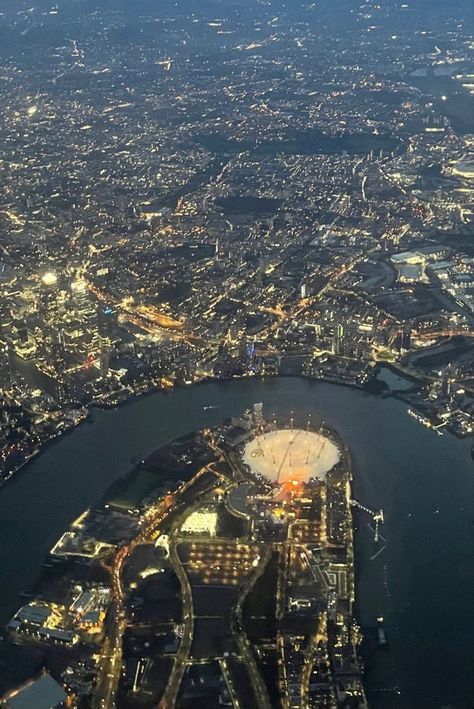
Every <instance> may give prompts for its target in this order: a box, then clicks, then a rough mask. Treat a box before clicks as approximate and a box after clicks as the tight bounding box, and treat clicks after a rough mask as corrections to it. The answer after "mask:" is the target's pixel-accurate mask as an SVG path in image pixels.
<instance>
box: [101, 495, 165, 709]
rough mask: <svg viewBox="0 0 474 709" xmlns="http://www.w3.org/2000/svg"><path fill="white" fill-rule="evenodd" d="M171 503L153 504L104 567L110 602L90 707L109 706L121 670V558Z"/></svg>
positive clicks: (143, 538)
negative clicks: (106, 630)
mask: <svg viewBox="0 0 474 709" xmlns="http://www.w3.org/2000/svg"><path fill="white" fill-rule="evenodd" d="M174 504H175V497H174V495H167V496H166V497H165V498H164V499H163V500H162V501H161V502H160V503H158V504H157V505H156V507H155V508H151V510H148V511H147V513H146V514H145V515H144V516H143V524H142V527H141V529H140V531H139V533H138V534H137V536H136V537H135V538H134V539H133V540H132V541H130V542H129V543H128V544H126V545H124V546H123V547H120V549H118V550H117V552H116V553H115V556H114V559H113V562H112V566H111V567H110V568H109V569H108V570H109V572H110V575H111V581H112V605H111V608H110V612H109V620H108V622H109V624H110V627H109V632H108V636H107V638H106V640H105V642H104V646H103V648H102V653H101V658H100V661H99V671H98V676H97V686H96V690H95V693H94V699H93V704H92V706H93V709H113V707H114V706H115V695H116V692H117V687H118V683H119V680H120V675H121V670H122V636H123V633H124V631H125V628H126V627H127V622H126V619H125V609H124V604H123V588H122V570H123V565H124V563H125V560H126V559H127V557H128V556H130V554H131V553H132V552H133V550H134V549H135V547H137V546H138V545H139V544H143V543H144V542H146V541H147V540H148V539H149V538H150V536H151V535H152V534H153V533H154V532H156V528H157V526H158V525H159V524H160V523H161V522H162V521H163V519H164V518H165V517H166V515H167V514H168V513H169V512H170V510H171V509H172V508H173V506H174Z"/></svg>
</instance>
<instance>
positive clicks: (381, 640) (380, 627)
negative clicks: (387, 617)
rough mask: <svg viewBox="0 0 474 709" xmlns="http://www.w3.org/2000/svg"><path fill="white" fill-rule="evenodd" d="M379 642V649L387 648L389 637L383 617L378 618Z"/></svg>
mask: <svg viewBox="0 0 474 709" xmlns="http://www.w3.org/2000/svg"><path fill="white" fill-rule="evenodd" d="M377 642H378V644H379V647H385V646H386V645H387V635H386V633H385V628H384V619H383V618H382V616H380V617H379V618H377Z"/></svg>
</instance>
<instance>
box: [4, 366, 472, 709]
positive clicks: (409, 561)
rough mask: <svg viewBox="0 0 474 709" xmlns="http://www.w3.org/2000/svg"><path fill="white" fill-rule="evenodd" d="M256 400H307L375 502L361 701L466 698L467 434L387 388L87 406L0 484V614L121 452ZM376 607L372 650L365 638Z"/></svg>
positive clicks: (402, 706) (235, 386) (281, 384)
mask: <svg viewBox="0 0 474 709" xmlns="http://www.w3.org/2000/svg"><path fill="white" fill-rule="evenodd" d="M257 401H262V402H264V406H265V412H266V414H267V416H268V417H269V416H271V415H272V414H273V413H274V412H275V413H276V415H277V416H278V415H280V416H285V418H287V417H288V415H289V412H290V411H291V410H292V411H294V415H295V420H296V421H300V422H302V423H303V422H305V421H306V417H307V414H308V413H311V414H312V419H313V421H314V422H318V420H324V421H325V422H326V423H327V424H328V425H329V426H330V427H332V428H334V429H336V430H337V431H338V432H339V433H340V434H341V436H342V437H343V438H344V440H345V442H346V444H347V445H348V447H349V448H350V450H351V453H352V456H353V468H354V495H355V497H356V499H358V500H359V501H360V502H362V503H363V504H364V505H366V506H367V507H370V508H372V509H378V508H383V509H384V512H385V524H384V526H383V528H382V534H383V535H384V537H385V538H386V546H385V548H383V550H382V551H381V552H380V553H379V554H378V555H377V557H376V558H375V559H372V557H373V556H374V555H375V553H376V552H377V551H379V549H382V547H381V546H379V547H378V548H375V546H374V543H373V533H372V532H371V530H370V529H369V527H368V519H367V518H366V517H363V516H362V514H361V516H359V515H357V516H356V521H357V524H358V532H357V535H356V560H357V597H358V605H357V612H358V619H359V622H360V624H361V625H362V627H363V630H364V634H365V636H366V638H367V648H366V652H365V654H366V662H367V686H368V689H369V698H370V706H371V707H372V708H373V709H442V708H444V707H448V706H449V707H455V708H456V709H472V706H473V703H474V675H473V672H472V668H473V667H474V642H473V638H474V613H472V589H473V588H474V463H473V462H472V460H471V457H470V447H471V442H470V441H459V440H457V439H455V438H453V437H451V436H449V435H445V436H437V435H435V433H434V432H433V431H430V430H428V429H426V428H424V427H423V426H422V425H420V424H419V423H417V422H416V421H414V420H413V419H412V418H411V417H409V416H408V415H407V414H406V405H405V404H403V403H402V402H400V401H397V400H396V399H393V398H387V399H383V398H380V397H376V396H369V395H367V394H365V393H363V392H361V391H358V390H355V389H350V388H346V387H340V386H336V385H332V384H326V383H322V382H314V381H310V380H305V379H299V378H280V379H267V380H254V379H252V380H250V379H249V380H243V381H232V382H224V383H210V384H205V385H200V386H195V387H191V388H187V389H180V390H177V391H175V392H173V393H171V394H167V395H162V394H156V395H153V396H148V397H145V398H142V399H138V400H136V401H133V402H131V403H130V404H128V405H126V406H124V407H122V408H119V409H115V410H110V411H101V410H98V411H95V412H94V415H93V419H94V420H93V423H92V424H90V425H88V424H85V425H83V426H81V427H80V428H78V429H77V430H76V431H75V432H74V433H72V434H70V435H68V436H67V437H65V438H64V439H63V440H61V441H60V442H59V443H57V444H55V445H53V446H51V447H50V448H49V449H48V450H46V451H45V453H44V454H42V455H41V456H40V457H39V458H38V459H36V460H35V461H34V462H33V463H32V464H30V465H29V466H28V467H26V468H25V469H24V470H23V471H22V472H20V473H19V474H18V475H17V477H16V478H15V479H13V480H12V481H11V482H9V483H8V484H7V485H6V486H5V487H4V488H2V489H1V490H0V569H1V578H2V583H1V584H0V621H1V622H2V623H4V622H5V621H6V620H7V618H8V616H9V614H10V613H11V612H12V611H14V610H16V608H17V607H18V606H19V605H21V603H22V598H21V595H20V594H21V592H22V591H23V590H24V589H27V588H28V587H29V586H31V584H32V583H33V582H34V580H35V578H36V576H37V574H38V573H39V570H40V567H41V564H42V561H43V559H44V555H45V554H46V552H47V551H48V549H49V548H50V547H51V546H52V544H53V542H54V541H55V540H56V539H57V538H58V537H59V536H60V534H61V533H62V532H63V531H64V530H65V529H66V528H67V527H68V525H69V523H70V522H71V521H72V519H74V518H75V517H76V516H78V514H79V513H80V512H81V511H82V510H84V509H85V508H86V507H89V506H90V505H92V504H94V503H96V502H98V501H99V500H100V498H101V497H102V495H103V493H104V492H105V491H106V490H107V488H108V487H109V486H110V484H111V483H112V482H113V481H114V480H116V479H118V478H120V477H121V476H123V475H125V474H126V473H127V471H128V470H129V469H130V467H131V465H132V460H133V459H137V458H142V457H145V456H146V455H147V454H148V453H150V452H151V451H152V450H154V449H156V448H158V447H160V446H161V445H163V444H165V443H167V442H169V441H170V440H172V439H173V438H176V437H178V436H180V435H183V434H184V433H187V432H189V431H193V430H196V429H198V428H202V427H204V426H206V425H214V424H218V423H219V422H220V421H221V420H222V419H223V418H224V417H226V416H230V415H232V414H237V413H240V412H241V411H242V410H243V409H245V408H246V407H248V406H249V405H250V404H252V403H253V402H257ZM209 406H211V407H214V408H207V407H209ZM204 407H206V408H204ZM380 615H382V616H384V617H385V619H386V632H387V639H388V647H387V648H383V649H379V648H377V646H376V643H375V625H376V618H377V616H380ZM0 662H2V658H0ZM1 672H2V666H1V664H0V674H1ZM397 692H399V694H398V693H397Z"/></svg>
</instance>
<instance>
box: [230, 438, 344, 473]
mask: <svg viewBox="0 0 474 709" xmlns="http://www.w3.org/2000/svg"><path fill="white" fill-rule="evenodd" d="M339 458H340V451H339V449H338V447H337V446H336V445H335V444H334V443H333V442H332V441H331V440H330V439H329V438H327V437H326V436H323V435H321V434H320V433H314V432H313V431H303V430H299V429H298V430H289V429H282V430H278V431H271V432H269V433H266V434H264V435H260V436H257V437H256V438H254V439H253V440H251V441H250V442H249V443H247V445H246V446H245V450H244V454H243V459H244V463H246V464H247V465H248V466H249V467H250V468H251V470H252V471H253V472H254V473H256V474H257V475H262V476H263V477H265V478H267V479H268V480H271V481H272V482H277V483H285V482H287V481H288V480H298V481H299V482H307V481H308V480H310V478H318V479H319V480H323V479H324V478H325V477H326V474H327V473H328V472H329V470H331V468H333V467H334V465H336V463H337V462H338V461H339Z"/></svg>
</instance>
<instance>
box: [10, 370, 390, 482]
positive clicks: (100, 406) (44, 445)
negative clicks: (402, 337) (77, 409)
mask: <svg viewBox="0 0 474 709" xmlns="http://www.w3.org/2000/svg"><path fill="white" fill-rule="evenodd" d="M383 366H385V365H383ZM280 376H281V375H279V374H270V375H250V376H242V377H233V378H231V379H224V378H219V377H211V376H209V377H206V378H202V379H199V380H196V381H194V382H191V383H189V384H175V385H174V387H173V388H162V389H160V388H159V387H157V386H153V387H150V388H149V389H147V390H146V391H143V392H139V393H133V394H132V393H131V394H130V396H128V397H127V398H124V399H122V400H120V401H117V402H115V403H113V404H106V403H103V402H100V401H99V402H92V403H91V404H90V405H89V407H88V414H87V415H86V416H85V417H84V418H82V419H81V420H80V421H79V422H78V423H77V424H75V425H73V426H70V427H69V428H67V429H65V430H64V431H61V432H60V433H58V434H54V435H52V436H51V437H49V438H47V439H45V440H44V441H42V442H41V443H39V445H38V450H37V452H36V453H35V454H34V457H37V456H38V455H41V454H43V453H44V452H45V451H46V450H48V448H49V447H50V446H51V445H54V444H55V443H57V442H59V440H61V439H62V438H63V437H64V436H65V435H68V434H70V433H73V432H74V431H75V430H76V429H77V428H78V427H79V426H82V425H83V424H84V423H86V422H89V421H90V417H91V416H92V414H93V412H94V410H106V411H111V410H114V409H119V408H122V407H124V406H128V405H129V404H130V403H132V402H134V401H139V400H140V399H143V398H147V397H150V396H155V395H156V394H163V395H167V394H172V393H173V392H174V391H176V390H177V389H189V388H191V387H197V386H201V385H206V384H210V383H224V382H227V381H246V380H249V379H254V380H263V379H277V378H279V377H280ZM285 377H295V378H303V379H309V380H310V381H315V382H325V383H328V384H332V385H334V386H340V387H349V388H351V389H357V390H360V391H366V392H367V394H370V395H374V396H378V395H379V393H380V392H377V391H370V390H369V389H368V388H365V387H364V385H360V384H357V383H353V382H347V381H341V380H337V379H332V378H330V377H312V376H310V375H308V374H303V373H302V374H293V375H285ZM31 460H32V458H28V459H26V460H24V461H22V462H21V463H20V464H19V465H18V466H17V467H16V468H14V469H13V470H11V471H9V473H8V475H7V476H6V477H4V478H1V479H0V488H1V487H2V486H4V485H5V484H7V483H8V482H9V481H10V480H12V479H13V478H14V477H16V475H17V474H19V473H20V472H21V471H22V470H23V469H24V468H25V467H27V466H28V464H29V463H30V462H31Z"/></svg>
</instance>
